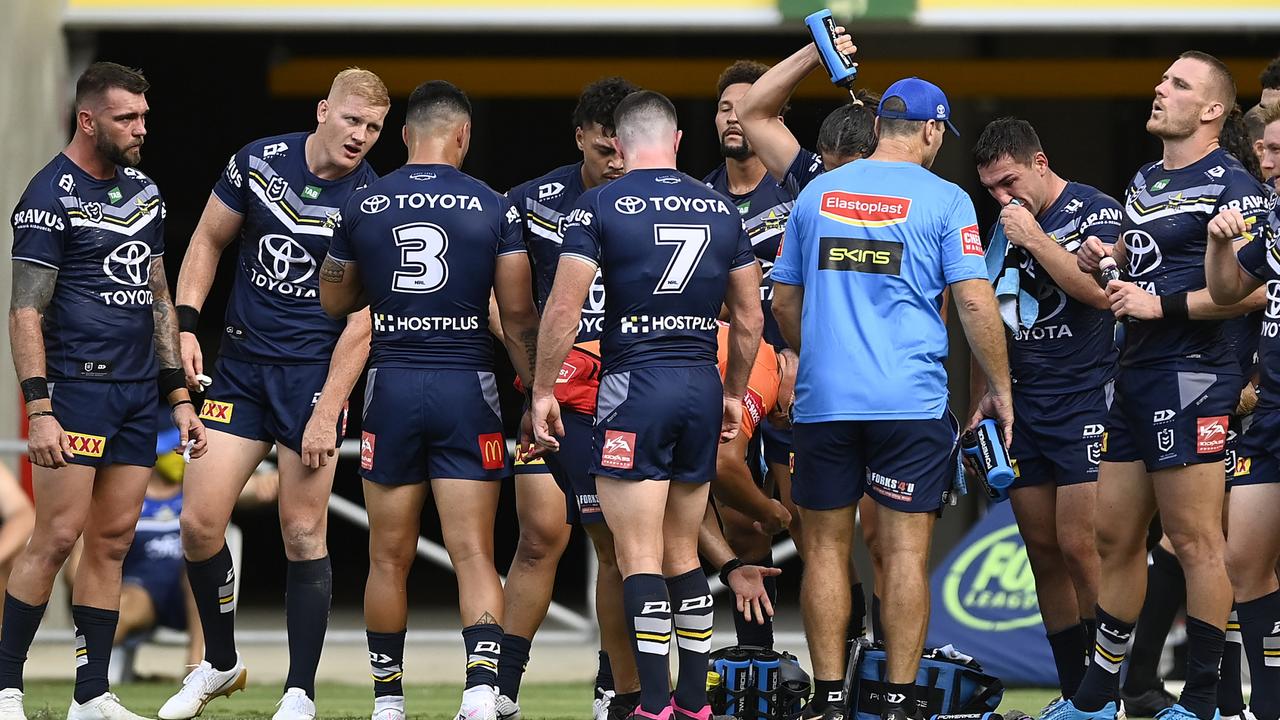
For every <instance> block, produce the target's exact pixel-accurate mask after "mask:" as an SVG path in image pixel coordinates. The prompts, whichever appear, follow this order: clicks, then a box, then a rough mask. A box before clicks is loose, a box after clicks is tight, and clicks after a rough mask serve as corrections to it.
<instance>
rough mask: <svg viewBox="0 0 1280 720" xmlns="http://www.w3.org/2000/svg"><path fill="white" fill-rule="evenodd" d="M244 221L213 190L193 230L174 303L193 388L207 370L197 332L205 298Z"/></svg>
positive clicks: (181, 349) (185, 366) (184, 363)
mask: <svg viewBox="0 0 1280 720" xmlns="http://www.w3.org/2000/svg"><path fill="white" fill-rule="evenodd" d="M243 222H244V216H243V215H241V214H240V213H238V212H235V211H234V210H232V209H230V208H228V207H227V206H226V205H224V204H223V203H222V201H221V200H219V199H218V196H217V195H214V194H213V193H210V194H209V200H208V201H207V202H205V204H204V212H203V213H201V215H200V222H199V223H197V224H196V230H195V232H194V233H192V234H191V243H190V244H189V245H188V246H187V254H186V255H184V256H183V257H182V268H181V269H180V270H179V271H178V289H177V292H176V293H175V295H174V304H175V305H176V306H177V308H179V309H178V314H179V332H180V337H179V354H180V355H181V360H182V364H181V367H182V369H183V372H184V374H185V375H186V381H187V387H188V388H191V389H192V390H199V389H200V383H199V382H198V380H197V379H196V377H197V376H198V375H203V374H204V354H203V353H202V352H201V351H200V341H199V339H198V338H197V337H196V334H195V331H196V327H197V324H198V322H199V319H200V310H201V308H203V307H204V301H205V298H207V297H208V296H209V288H210V287H212V286H213V277H214V275H215V274H217V271H218V260H220V259H221V258H222V252H223V251H224V250H226V249H227V246H228V245H230V244H231V243H232V242H233V241H234V240H235V239H236V236H237V235H239V234H240V226H241V224H242V223H243Z"/></svg>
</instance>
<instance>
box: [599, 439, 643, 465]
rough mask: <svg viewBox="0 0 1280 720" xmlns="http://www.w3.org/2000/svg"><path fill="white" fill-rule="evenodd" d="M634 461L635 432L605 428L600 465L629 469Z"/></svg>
mask: <svg viewBox="0 0 1280 720" xmlns="http://www.w3.org/2000/svg"><path fill="white" fill-rule="evenodd" d="M635 463H636V434H635V433H633V432H623V431H621V430H606V431H605V433H604V448H603V449H601V451H600V467H607V468H615V469H618V470H630V469H631V468H632V467H634V466H635Z"/></svg>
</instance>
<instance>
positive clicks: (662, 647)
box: [636, 640, 671, 655]
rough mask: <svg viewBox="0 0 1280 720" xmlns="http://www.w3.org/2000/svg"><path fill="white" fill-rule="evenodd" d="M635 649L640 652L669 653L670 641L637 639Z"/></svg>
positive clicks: (651, 653)
mask: <svg viewBox="0 0 1280 720" xmlns="http://www.w3.org/2000/svg"><path fill="white" fill-rule="evenodd" d="M636 649H637V650H639V651H640V652H642V653H648V654H650V655H669V654H670V653H671V643H670V642H650V641H648V640H637V641H636Z"/></svg>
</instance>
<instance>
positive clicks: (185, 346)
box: [178, 332, 204, 393]
mask: <svg viewBox="0 0 1280 720" xmlns="http://www.w3.org/2000/svg"><path fill="white" fill-rule="evenodd" d="M178 346H179V352H180V353H181V354H182V372H183V374H184V375H186V376H187V389H188V390H190V391H191V392H193V393H202V392H204V386H203V385H201V384H200V380H199V379H198V376H200V375H203V374H204V355H203V354H201V352H200V339H199V338H197V337H196V336H195V333H189V332H183V333H178Z"/></svg>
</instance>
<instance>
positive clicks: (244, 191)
mask: <svg viewBox="0 0 1280 720" xmlns="http://www.w3.org/2000/svg"><path fill="white" fill-rule="evenodd" d="M307 137H308V133H305V132H300V133H292V134H289V135H278V136H276V137H269V138H264V139H262V140H255V141H254V142H251V143H249V144H248V145H245V146H244V147H243V148H241V149H240V151H239V152H237V153H236V154H235V155H232V156H231V160H230V161H228V162H227V166H226V168H225V169H223V171H222V175H221V177H219V178H218V182H217V184H216V185H214V186H213V194H214V195H217V196H218V199H219V200H221V201H222V204H223V205H226V206H227V208H229V209H231V210H233V211H235V212H237V213H239V214H240V215H243V216H244V220H243V223H242V225H241V227H240V255H239V258H238V260H237V263H236V264H237V266H238V271H237V272H236V277H235V281H234V282H233V284H232V286H231V298H230V299H229V300H228V301H227V313H226V322H225V323H223V326H224V328H225V330H224V332H225V333H226V334H225V335H224V336H223V341H222V353H223V354H225V355H227V356H229V357H233V358H236V359H239V360H248V361H252V362H259V363H271V364H276V365H288V364H310V363H328V362H329V357H330V355H332V354H333V348H334V345H336V344H337V342H338V336H339V335H340V334H341V333H342V329H343V327H345V325H346V323H344V322H343V321H341V320H334V319H333V318H331V317H329V316H328V315H325V314H324V311H323V310H321V309H320V295H319V291H320V277H319V269H320V263H322V262H323V261H324V254H325V252H326V251H327V250H328V249H329V240H330V239H331V238H332V237H333V228H334V225H335V224H336V223H337V219H338V213H339V211H340V210H341V209H342V207H343V205H344V204H345V203H346V202H347V198H349V197H351V193H353V192H355V191H356V190H359V189H360V188H363V187H365V186H367V185H369V183H371V182H373V181H374V180H376V179H377V177H378V175H377V173H375V172H374V171H373V168H372V167H371V166H370V165H369V163H367V162H361V164H360V166H359V167H357V168H356V169H355V170H353V171H352V172H349V173H347V174H346V175H344V176H343V177H341V178H338V179H336V180H322V179H320V178H318V177H316V176H315V175H313V174H312V173H311V170H310V169H308V168H307V156H306V143H307Z"/></svg>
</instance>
